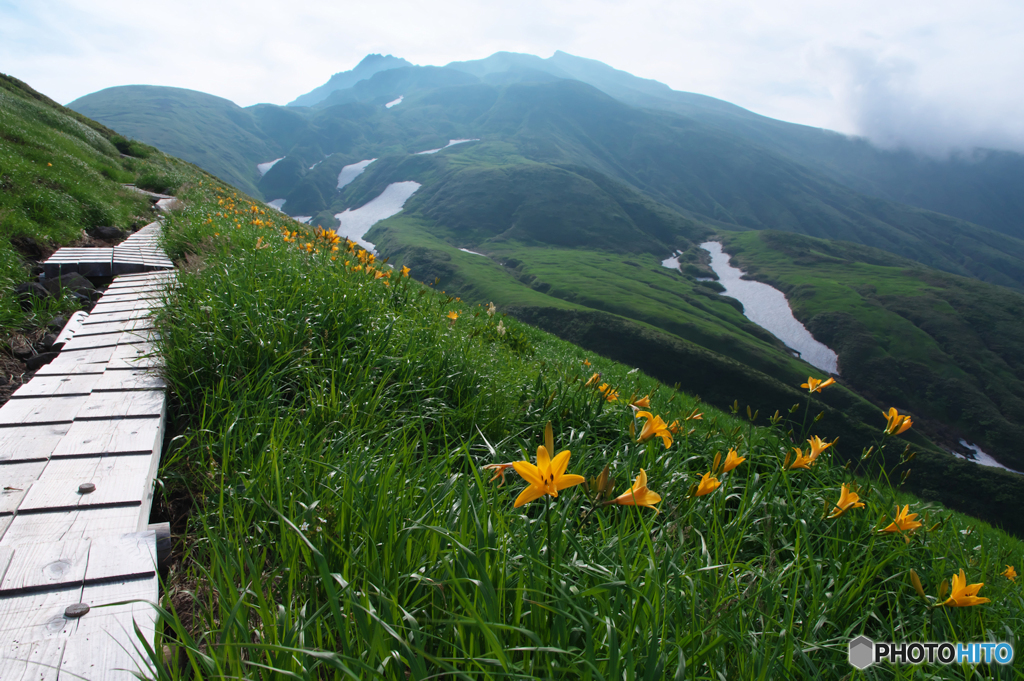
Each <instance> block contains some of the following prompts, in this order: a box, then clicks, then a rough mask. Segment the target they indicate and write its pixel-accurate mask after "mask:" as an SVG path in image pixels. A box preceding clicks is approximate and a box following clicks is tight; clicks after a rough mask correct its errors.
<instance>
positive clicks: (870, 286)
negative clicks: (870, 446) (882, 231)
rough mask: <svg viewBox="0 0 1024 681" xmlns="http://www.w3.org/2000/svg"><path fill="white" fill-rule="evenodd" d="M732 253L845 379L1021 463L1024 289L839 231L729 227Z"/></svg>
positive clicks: (1023, 466) (929, 425)
mask: <svg viewBox="0 0 1024 681" xmlns="http://www.w3.org/2000/svg"><path fill="white" fill-rule="evenodd" d="M726 248H727V250H728V251H729V252H730V253H731V254H733V255H734V257H735V261H734V263H733V264H734V265H736V266H738V267H741V268H742V269H743V270H744V271H745V272H747V273H748V274H750V275H751V276H753V277H755V278H757V279H758V280H761V281H766V282H769V283H771V284H772V285H773V286H776V287H777V288H779V289H780V290H782V291H784V292H785V293H786V297H787V298H788V299H789V301H790V303H791V305H792V307H793V310H794V314H795V315H796V316H797V317H798V318H799V319H801V320H802V321H804V323H805V324H806V325H807V327H808V329H809V330H810V331H811V332H812V333H813V334H814V336H815V337H816V338H818V339H819V340H821V341H822V342H823V343H825V344H826V345H828V346H829V347H831V348H833V349H834V350H835V351H836V352H837V353H838V354H839V362H840V367H841V368H842V372H843V379H844V380H845V381H847V382H849V384H850V385H851V386H852V387H854V388H855V389H856V390H857V391H858V392H860V393H861V394H863V395H866V396H869V397H870V398H871V399H873V400H874V401H875V402H876V403H886V404H895V405H899V406H903V407H905V408H907V409H912V410H913V411H914V413H915V415H916V416H917V417H918V422H919V423H921V424H922V425H923V426H924V427H925V428H926V429H928V430H930V431H931V432H933V433H934V434H935V436H936V437H937V438H938V437H941V435H942V434H943V433H944V432H947V433H948V434H947V435H946V438H945V439H946V441H945V442H944V443H943V444H945V445H946V446H947V447H955V446H956V445H957V444H958V440H959V439H960V438H961V437H966V438H967V439H968V440H969V441H971V442H973V443H977V444H980V445H982V448H983V449H984V450H985V451H986V452H988V453H990V454H993V455H995V456H996V457H997V458H998V459H999V460H1000V461H1001V462H1003V463H1004V464H1006V465H1007V466H1010V467H1011V468H1015V469H1017V470H1024V455H1022V453H1021V451H1020V447H1019V446H1018V445H1019V443H1020V442H1021V439H1022V438H1024V429H1022V426H1021V424H1022V423H1024V380H1022V379H1024V364H1022V359H1021V358H1022V357H1024V296H1022V295H1021V294H1020V293H1018V292H1016V291H1010V290H1007V289H1004V288H1001V287H998V286H991V285H987V284H983V283H981V282H978V281H975V280H971V279H966V278H963V277H956V276H953V275H949V274H945V273H942V272H936V271H935V270H929V269H926V268H923V267H920V266H917V265H916V263H913V262H911V261H907V260H903V259H901V258H894V257H893V256H891V255H889V254H887V253H883V252H880V251H878V250H876V249H870V248H863V247H858V246H855V245H853V244H846V243H843V242H836V241H822V240H820V239H812V238H808V237H795V236H793V235H791V234H780V233H778V232H758V233H756V234H742V235H729V236H727V238H726Z"/></svg>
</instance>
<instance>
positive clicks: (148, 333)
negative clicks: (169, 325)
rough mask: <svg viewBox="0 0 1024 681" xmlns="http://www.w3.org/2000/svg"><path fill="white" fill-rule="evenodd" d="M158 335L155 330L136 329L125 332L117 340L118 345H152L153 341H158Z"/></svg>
mask: <svg viewBox="0 0 1024 681" xmlns="http://www.w3.org/2000/svg"><path fill="white" fill-rule="evenodd" d="M159 339H160V334H159V332H157V331H156V329H153V328H149V329H136V330H132V331H125V332H124V333H122V334H121V337H120V338H119V339H118V341H117V344H118V345H138V344H139V343H153V341H156V340H159Z"/></svg>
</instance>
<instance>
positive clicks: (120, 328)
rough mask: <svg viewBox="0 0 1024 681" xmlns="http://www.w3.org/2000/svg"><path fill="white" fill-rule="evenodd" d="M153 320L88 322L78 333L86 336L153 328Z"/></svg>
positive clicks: (80, 336) (80, 335) (79, 335)
mask: <svg viewBox="0 0 1024 681" xmlns="http://www.w3.org/2000/svg"><path fill="white" fill-rule="evenodd" d="M152 328H153V320H152V319H151V318H147V319H124V320H121V321H114V322H100V323H98V324H86V325H83V326H82V329H81V330H80V331H79V332H78V333H77V334H76V336H78V337H79V338H82V337H85V336H93V335H96V334H103V333H124V332H125V331H141V330H144V329H152Z"/></svg>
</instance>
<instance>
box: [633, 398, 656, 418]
mask: <svg viewBox="0 0 1024 681" xmlns="http://www.w3.org/2000/svg"><path fill="white" fill-rule="evenodd" d="M630 406H633V407H637V408H639V409H647V408H649V407H650V406H651V396H650V395H644V396H643V397H641V398H640V399H639V400H637V401H636V402H630ZM638 416H639V414H638Z"/></svg>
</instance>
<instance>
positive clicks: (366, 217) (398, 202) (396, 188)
mask: <svg viewBox="0 0 1024 681" xmlns="http://www.w3.org/2000/svg"><path fill="white" fill-rule="evenodd" d="M419 188H420V183H419V182H411V181H410V182H392V183H391V184H389V185H388V186H387V187H385V188H384V191H382V192H381V193H380V196H378V197H377V198H375V199H373V200H372V201H370V202H369V203H367V204H365V205H363V206H362V207H360V208H356V209H355V210H351V209H347V210H345V212H343V213H336V214H335V216H334V217H336V218H338V220H339V221H340V222H341V225H340V226H339V227H338V229H337V230H335V231H336V232H337V233H338V236H342V237H348V238H349V239H351V240H352V241H355V242H356V243H357V244H359V245H360V246H362V247H363V248H365V249H366V250H368V251H370V252H371V253H375V252H376V247H375V246H374V245H373V244H372V243H370V242H369V241H367V240H366V239H364V238H363V235H364V234H366V233H367V232H369V231H370V228H371V227H373V226H374V225H375V224H377V223H378V222H380V221H381V220H385V219H387V218H389V217H391V216H392V215H397V214H398V213H401V212H402V208H403V207H404V206H405V202H406V201H408V200H409V197H410V196H412V195H413V194H414V193H415V192H416V190H417V189H419Z"/></svg>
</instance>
